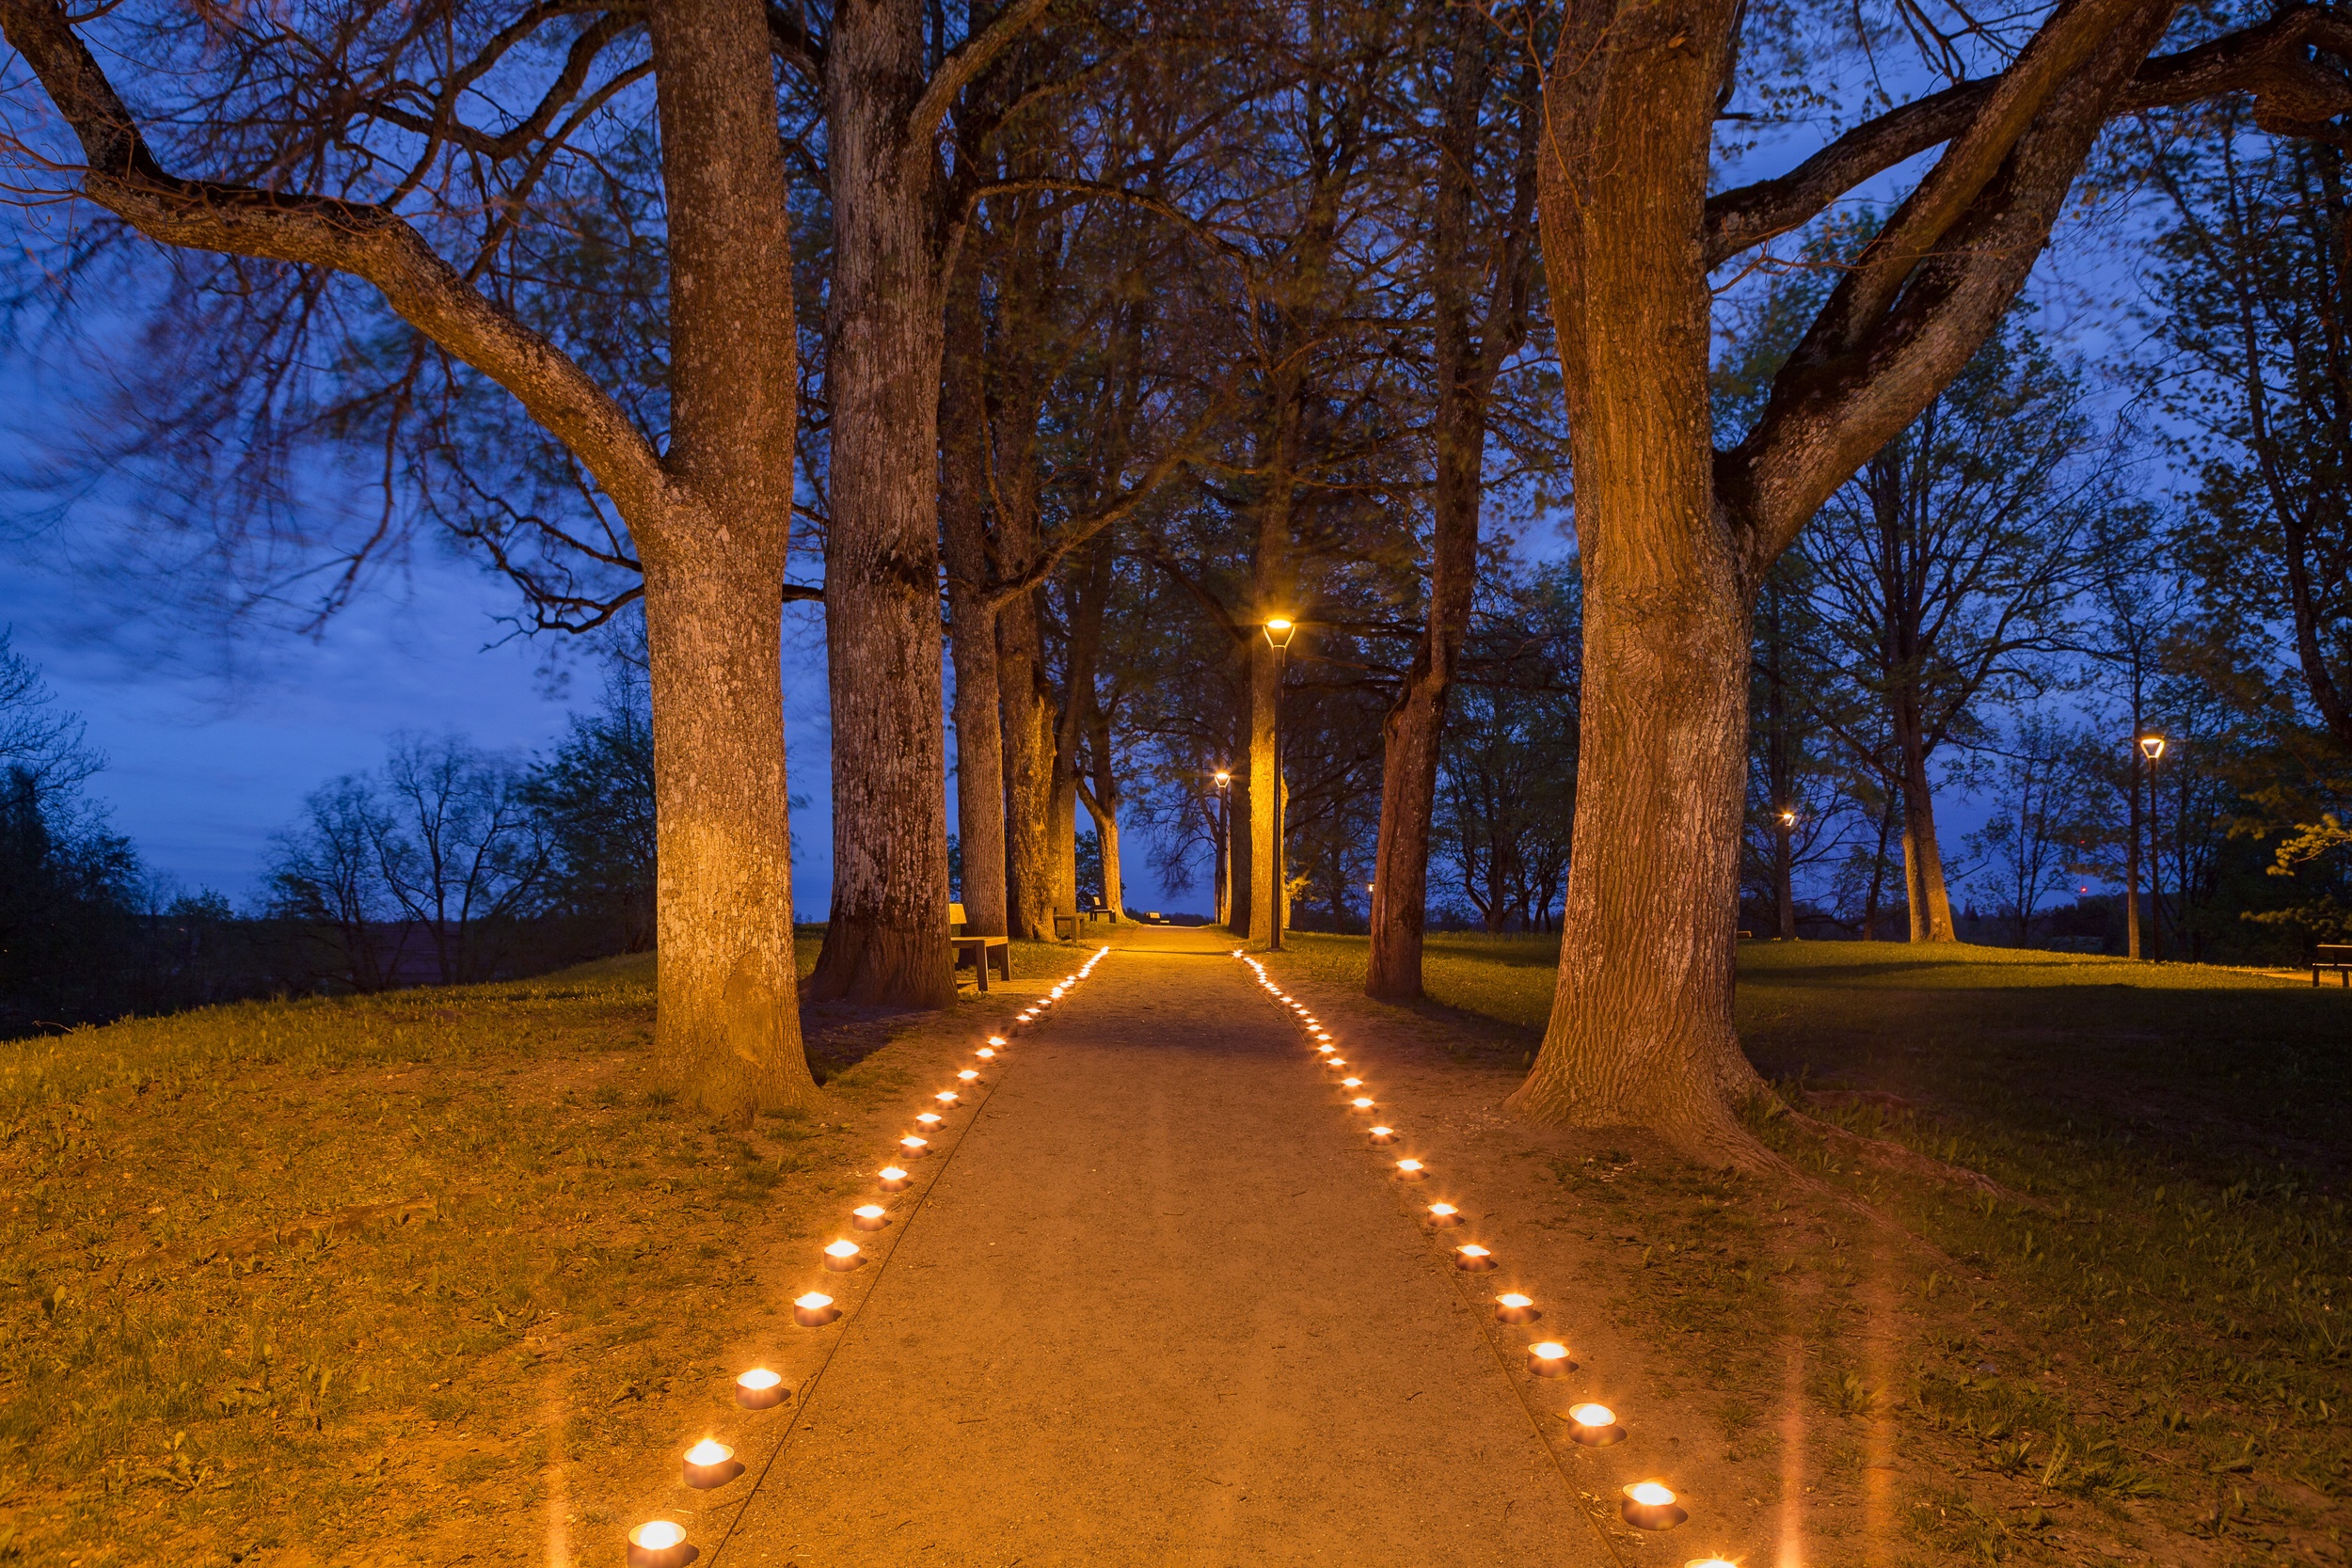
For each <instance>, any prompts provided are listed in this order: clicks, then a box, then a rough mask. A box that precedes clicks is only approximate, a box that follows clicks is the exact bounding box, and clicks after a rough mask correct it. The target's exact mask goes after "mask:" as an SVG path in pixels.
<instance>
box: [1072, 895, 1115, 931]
mask: <svg viewBox="0 0 2352 1568" xmlns="http://www.w3.org/2000/svg"><path fill="white" fill-rule="evenodd" d="M1078 918H1079V919H1080V920H1083V921H1085V922H1086V923H1087V924H1088V925H1089V926H1091V925H1093V924H1094V923H1095V922H1096V921H1098V920H1107V921H1109V922H1110V923H1111V924H1112V925H1114V926H1116V925H1118V924H1119V911H1117V910H1114V909H1112V908H1111V907H1110V906H1109V905H1108V904H1105V903H1104V902H1103V900H1101V899H1100V898H1097V899H1095V900H1094V901H1093V902H1092V903H1090V904H1085V905H1081V906H1080V907H1079V910H1078Z"/></svg>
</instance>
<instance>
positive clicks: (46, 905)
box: [0, 633, 654, 1037]
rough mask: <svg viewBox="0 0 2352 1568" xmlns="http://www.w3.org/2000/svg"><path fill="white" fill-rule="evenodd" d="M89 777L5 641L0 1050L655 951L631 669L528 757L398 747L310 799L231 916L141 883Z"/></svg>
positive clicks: (615, 669) (208, 903)
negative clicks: (180, 1015) (66, 1030)
mask: <svg viewBox="0 0 2352 1568" xmlns="http://www.w3.org/2000/svg"><path fill="white" fill-rule="evenodd" d="M0 768H5V774H4V775H0V778H4V779H5V790H4V792H0V1036H6V1037H12V1036H17V1035H23V1034H26V1033H34V1032H40V1031H43V1030H51V1029H56V1028H62V1027H69V1026H72V1025H74V1024H78V1023H86V1022H102V1021H104V1020H107V1019H112V1018H119V1017H121V1016H123V1015H125V1014H131V1013H157V1012H167V1011H171V1010H174V1009H177V1008H181V1007H187V1006H201V1005H203V1004H206V1003H213V1002H223V1001H230V1000H233V999H236V998H239V997H246V996H258V995H269V994H275V993H303V992H321V991H326V992H348V991H373V990H386V989H389V988H391V987H396V986H407V985H419V984H442V985H447V984H454V983H463V982H468V981H481V980H493V979H501V978H505V977H509V976H513V975H517V974H532V973H536V972H540V971H543V970H546V969H549V968H553V967H556V966H559V965H562V964H565V963H571V962H577V961H580V960H582V959H585V958H596V957H601V956H604V955H607V954H612V953H620V952H641V951H644V950H646V949H648V948H650V947H651V946H652V942H653V899H654V823H653V791H652V768H653V747H652V738H651V728H650V721H649V717H648V711H647V705H646V702H645V690H644V676H643V673H642V670H640V669H639V668H637V667H636V666H634V665H632V664H631V663H629V662H628V660H626V659H623V660H616V661H614V663H613V664H612V669H611V672H610V673H609V675H608V678H607V682H606V686H605V689H604V692H603V695H602V698H601V700H600V701H599V703H598V705H596V708H595V709H593V710H592V711H589V712H586V713H575V714H573V715H572V716H571V720H570V725H569V731H568V733H567V734H566V735H565V736H564V739H563V740H562V742H560V743H559V744H558V745H557V746H556V747H555V748H554V749H553V750H552V751H550V752H548V753H547V754H546V755H544V756H540V757H536V758H532V759H529V760H524V759H520V758H517V757H515V756H512V755H508V754H505V753H501V752H490V751H485V750H484V749H482V748H480V747H477V746H475V745H474V744H473V743H472V742H470V741H469V740H468V739H466V738H465V737H464V736H455V735H446V736H421V735H402V736H395V737H394V738H393V739H392V742H391V744H390V746H389V749H388V752H387V754H386V757H385V760H384V762H383V763H382V765H381V766H379V767H377V768H370V769H367V770H365V771H362V772H358V773H351V774H346V775H344V776H342V777H341V778H338V779H335V780H332V781H331V782H329V783H327V784H324V785H322V786H321V787H319V788H318V789H317V790H315V791H313V792H312V793H311V795H310V798H309V799H308V800H306V801H305V802H304V805H303V810H302V814H301V816H299V818H298V819H297V820H296V821H295V822H294V824H293V825H291V826H290V827H288V828H287V829H286V830H285V831H284V832H280V833H279V834H278V835H277V836H276V838H275V839H274V840H273V841H272V845H271V850H270V856H269V861H268V865H267V871H266V875H265V878H264V881H263V887H262V893H261V895H260V896H259V897H258V898H257V899H256V900H254V901H253V902H252V904H251V905H250V906H249V907H248V908H246V909H244V910H242V911H240V910H237V909H234V908H232V907H231V905H230V901H229V900H228V899H227V898H226V897H224V896H222V895H220V894H218V893H215V892H213V891H211V890H201V891H198V892H193V893H191V892H188V891H186V890H185V889H183V888H182V887H180V886H179V885H178V884H177V883H176V882H175V881H174V880H173V879H169V878H167V877H162V876H158V875H156V874H154V873H152V872H151V871H150V870H149V869H148V868H147V867H146V866H145V865H144V864H143V863H141V861H140V858H139V856H138V853H137V851H136V849H135V847H133V845H132V843H131V841H130V840H129V839H128V838H127V837H125V836H123V835H121V834H119V833H117V832H113V831H112V829H111V828H110V827H109V826H108V823H107V819H106V816H105V813H104V810H103V807H101V806H100V805H99V804H98V803H97V802H96V801H95V800H92V799H91V798H90V796H89V794H88V792H87V788H86V785H87V783H88V781H89V780H90V779H91V778H92V777H93V776H95V775H96V774H97V773H98V772H99V771H100V770H101V769H102V768H103V759H102V758H100V757H99V756H98V755H97V754H96V753H95V752H92V751H91V750H90V749H89V748H88V747H87V745H86V744H85V743H84V739H83V729H82V725H81V723H80V721H78V720H76V719H75V718H74V717H73V716H72V715H71V714H68V713H65V712H62V711H61V710H60V709H59V708H58V707H57V705H56V702H55V699H54V698H53V696H52V695H51V693H50V692H49V691H48V689H47V688H46V687H45V686H44V684H43V683H42V681H41V679H40V673H39V671H38V670H36V669H35V668H34V667H33V665H32V663H31V662H30V661H29V660H27V659H26V658H24V657H23V656H22V655H20V654H18V653H16V652H15V651H14V649H13V648H12V647H10V646H9V644H8V638H7V636H6V634H5V633H0Z"/></svg>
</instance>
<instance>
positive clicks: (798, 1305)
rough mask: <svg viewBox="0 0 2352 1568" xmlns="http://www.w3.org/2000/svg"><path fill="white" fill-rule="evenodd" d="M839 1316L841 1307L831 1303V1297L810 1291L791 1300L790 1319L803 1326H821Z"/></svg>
mask: <svg viewBox="0 0 2352 1568" xmlns="http://www.w3.org/2000/svg"><path fill="white" fill-rule="evenodd" d="M839 1316H841V1308H839V1307H835V1306H834V1304H833V1297H831V1296H829V1295H826V1294H824V1293H823V1292H821V1291H810V1292H809V1293H808V1294H806V1295H804V1296H796V1297H794V1298H793V1301H792V1321H793V1322H794V1323H799V1324H800V1325H801V1326H802V1327H803V1328H822V1327H824V1326H825V1325H826V1324H827V1323H831V1322H833V1321H834V1319H835V1318H838V1317H839Z"/></svg>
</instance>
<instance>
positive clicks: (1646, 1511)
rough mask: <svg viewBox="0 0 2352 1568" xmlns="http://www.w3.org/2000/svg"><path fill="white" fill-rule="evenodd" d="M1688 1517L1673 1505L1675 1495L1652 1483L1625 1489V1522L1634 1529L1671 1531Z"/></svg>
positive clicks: (1635, 1484)
mask: <svg viewBox="0 0 2352 1568" xmlns="http://www.w3.org/2000/svg"><path fill="white" fill-rule="evenodd" d="M1689 1517H1691V1515H1690V1514H1688V1513H1684V1512H1683V1511H1682V1510H1681V1509H1680V1508H1678V1507H1677V1506H1676V1505H1675V1495H1674V1494H1673V1493H1672V1492H1669V1491H1668V1490H1666V1488H1664V1487H1663V1486H1661V1485H1660V1484H1659V1483H1658V1482H1656V1481H1635V1482H1634V1483H1633V1484H1632V1485H1630V1486H1629V1487H1627V1488H1626V1489H1625V1522H1626V1523H1627V1524H1629V1525H1631V1526H1632V1527H1633V1528H1635V1529H1672V1528H1675V1527H1676V1526H1677V1525H1678V1524H1681V1523H1682V1522H1683V1521H1684V1520H1686V1519H1688V1518H1689Z"/></svg>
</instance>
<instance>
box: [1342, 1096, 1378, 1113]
mask: <svg viewBox="0 0 2352 1568" xmlns="http://www.w3.org/2000/svg"><path fill="white" fill-rule="evenodd" d="M1347 1103H1348V1105H1349V1107H1350V1108H1351V1109H1354V1110H1358V1111H1369V1110H1371V1109H1372V1101H1370V1100H1368V1099H1366V1098H1365V1097H1364V1096H1362V1095H1360V1094H1359V1095H1358V1096H1357V1097H1356V1098H1355V1099H1353V1100H1351V1101H1348V1102H1347Z"/></svg>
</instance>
